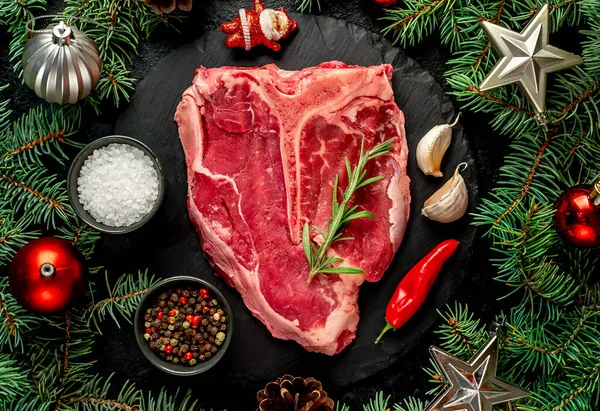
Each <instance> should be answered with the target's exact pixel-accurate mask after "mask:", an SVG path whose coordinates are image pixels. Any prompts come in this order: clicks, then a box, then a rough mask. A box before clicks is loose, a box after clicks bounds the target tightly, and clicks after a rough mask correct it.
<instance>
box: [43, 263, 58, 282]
mask: <svg viewBox="0 0 600 411" xmlns="http://www.w3.org/2000/svg"><path fill="white" fill-rule="evenodd" d="M40 275H41V276H42V277H43V278H46V279H49V278H52V277H54V276H55V275H56V267H54V264H51V263H44V264H42V266H41V267H40Z"/></svg>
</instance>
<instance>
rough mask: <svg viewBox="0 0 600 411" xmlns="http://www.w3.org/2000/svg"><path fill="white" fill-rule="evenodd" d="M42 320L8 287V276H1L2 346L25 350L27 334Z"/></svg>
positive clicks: (14, 349) (0, 335) (0, 336)
mask: <svg viewBox="0 0 600 411" xmlns="http://www.w3.org/2000/svg"><path fill="white" fill-rule="evenodd" d="M40 322H41V320H40V318H38V317H36V316H34V315H32V314H31V313H29V312H28V311H27V310H25V309H24V308H23V307H21V305H20V304H19V303H17V301H16V300H15V298H14V297H13V295H12V294H11V293H10V290H9V288H8V278H7V277H3V278H0V348H1V349H3V350H4V349H6V348H8V350H9V351H10V352H23V351H24V349H25V343H26V338H25V335H26V334H27V333H28V332H30V331H31V330H34V329H36V328H37V327H38V326H39V324H40Z"/></svg>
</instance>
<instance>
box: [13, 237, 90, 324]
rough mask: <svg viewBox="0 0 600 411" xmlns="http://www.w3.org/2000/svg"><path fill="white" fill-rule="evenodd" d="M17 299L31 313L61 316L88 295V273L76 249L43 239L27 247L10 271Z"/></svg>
mask: <svg viewBox="0 0 600 411" xmlns="http://www.w3.org/2000/svg"><path fill="white" fill-rule="evenodd" d="M8 281H9V285H10V289H11V292H12V294H13V296H14V297H15V299H16V300H17V301H18V302H19V304H21V305H22V306H23V307H25V308H26V309H28V310H30V311H34V312H38V313H42V314H58V313H60V312H63V311H65V310H67V309H68V308H69V307H71V306H72V304H73V303H74V301H75V300H76V299H77V298H78V297H80V296H81V295H83V293H84V292H85V283H86V281H85V270H84V264H83V262H82V259H81V256H80V254H79V252H78V251H77V249H76V248H75V247H74V246H73V245H72V244H71V243H70V242H69V241H66V240H61V239H59V238H55V237H43V238H39V239H37V240H33V241H31V242H30V243H28V244H26V245H25V246H23V248H21V249H20V250H19V252H18V253H17V254H16V255H15V258H14V259H13V260H12V262H11V263H10V267H9V269H8Z"/></svg>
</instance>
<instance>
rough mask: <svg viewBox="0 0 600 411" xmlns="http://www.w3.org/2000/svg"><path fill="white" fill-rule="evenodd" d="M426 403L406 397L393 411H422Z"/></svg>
mask: <svg viewBox="0 0 600 411" xmlns="http://www.w3.org/2000/svg"><path fill="white" fill-rule="evenodd" d="M426 406H427V403H426V402H424V401H422V400H420V399H418V398H414V397H408V398H405V399H403V400H402V402H401V403H400V404H395V405H394V411H423V410H425V407H426Z"/></svg>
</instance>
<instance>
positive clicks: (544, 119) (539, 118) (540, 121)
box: [533, 111, 550, 131]
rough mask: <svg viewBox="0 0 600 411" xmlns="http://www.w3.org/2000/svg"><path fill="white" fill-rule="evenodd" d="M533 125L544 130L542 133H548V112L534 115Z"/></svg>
mask: <svg viewBox="0 0 600 411" xmlns="http://www.w3.org/2000/svg"><path fill="white" fill-rule="evenodd" d="M533 118H534V120H535V123H536V124H537V125H538V126H540V127H542V128H543V129H544V131H548V123H549V122H550V120H549V119H548V112H547V111H544V112H541V113H535V115H534V116H533Z"/></svg>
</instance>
